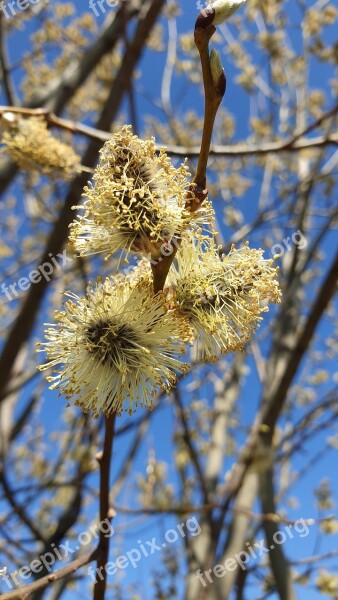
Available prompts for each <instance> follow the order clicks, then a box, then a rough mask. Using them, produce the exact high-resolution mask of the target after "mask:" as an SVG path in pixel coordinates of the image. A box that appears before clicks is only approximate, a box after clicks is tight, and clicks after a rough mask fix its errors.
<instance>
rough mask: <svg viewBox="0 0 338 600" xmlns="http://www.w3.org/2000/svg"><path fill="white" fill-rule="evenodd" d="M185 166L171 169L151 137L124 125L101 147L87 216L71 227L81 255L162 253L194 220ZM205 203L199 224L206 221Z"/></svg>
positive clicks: (88, 195) (88, 193)
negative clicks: (138, 133)
mask: <svg viewBox="0 0 338 600" xmlns="http://www.w3.org/2000/svg"><path fill="white" fill-rule="evenodd" d="M188 175H189V173H188V170H187V166H186V165H185V164H182V165H180V167H179V168H175V167H173V165H172V163H171V161H170V159H169V157H168V156H167V154H166V153H165V151H164V150H163V149H162V150H159V151H157V148H156V146H155V141H154V140H153V139H151V140H146V141H143V140H141V139H139V138H138V137H137V136H136V135H133V133H132V130H131V127H130V126H124V127H121V128H120V129H119V130H118V131H117V132H116V133H115V134H114V135H113V136H112V137H111V139H109V140H108V141H107V142H106V143H105V144H104V146H103V148H102V150H101V152H100V160H99V164H98V167H97V169H96V171H95V174H94V176H93V180H94V184H89V185H88V187H86V188H85V194H84V195H85V197H86V200H85V202H84V205H83V206H82V208H83V209H84V214H83V215H82V216H80V217H79V218H78V219H77V220H76V221H75V222H74V223H73V224H72V226H71V231H70V240H71V242H72V244H73V246H74V248H75V250H76V251H77V252H78V253H79V254H80V255H81V256H84V255H86V254H95V253H98V252H104V253H106V254H107V255H108V256H109V255H111V254H113V253H115V252H117V251H118V250H125V251H127V252H128V251H132V252H136V253H144V254H151V255H152V256H153V257H158V256H160V249H161V247H162V245H163V244H166V243H169V242H170V241H171V240H172V238H173V237H174V236H175V237H176V238H177V237H180V235H181V233H182V231H184V230H185V229H186V228H187V226H188V225H189V223H190V220H191V215H190V213H189V212H188V211H187V209H186V195H187V189H188V186H189V181H188ZM211 213H212V211H211V210H210V205H209V204H208V203H206V205H205V206H203V208H201V211H198V212H197V215H196V217H195V219H194V220H195V223H196V222H199V221H202V222H203V221H204V222H205V221H208V220H210V217H211V216H212V215H211Z"/></svg>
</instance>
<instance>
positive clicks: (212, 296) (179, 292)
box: [170, 242, 280, 360]
mask: <svg viewBox="0 0 338 600" xmlns="http://www.w3.org/2000/svg"><path fill="white" fill-rule="evenodd" d="M272 263H273V260H264V259H263V251H262V250H255V249H251V248H249V246H248V244H246V245H245V246H244V247H243V248H241V249H239V250H237V249H236V248H235V247H232V248H231V250H230V252H229V254H228V255H223V256H220V253H219V249H218V248H216V247H215V246H214V244H213V243H209V244H201V243H191V242H190V243H188V244H186V245H184V246H183V247H182V250H181V252H180V253H179V254H178V256H177V265H176V267H173V268H172V272H171V277H170V279H171V282H172V286H171V290H172V294H173V297H174V302H175V304H176V307H177V310H178V311H179V312H180V314H181V315H182V317H185V318H187V319H188V321H189V323H190V326H191V330H192V337H193V339H194V340H196V343H197V354H198V356H199V357H201V358H204V359H208V360H213V359H216V358H217V356H218V355H219V354H220V353H221V354H225V353H227V352H229V351H230V350H233V351H235V350H242V349H243V346H244V344H245V343H246V342H248V341H249V340H250V339H251V338H252V335H253V333H254V331H255V330H256V328H257V326H258V325H259V322H260V321H261V320H262V317H261V313H264V312H266V311H268V306H267V303H268V302H279V301H280V291H279V286H278V282H277V279H276V268H274V267H272Z"/></svg>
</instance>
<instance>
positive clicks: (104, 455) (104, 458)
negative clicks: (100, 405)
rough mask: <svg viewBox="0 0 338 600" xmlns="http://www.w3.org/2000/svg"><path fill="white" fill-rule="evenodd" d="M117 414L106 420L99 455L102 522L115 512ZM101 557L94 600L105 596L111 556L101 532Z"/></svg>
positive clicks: (106, 539)
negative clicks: (112, 474)
mask: <svg viewBox="0 0 338 600" xmlns="http://www.w3.org/2000/svg"><path fill="white" fill-rule="evenodd" d="M115 419H116V414H115V413H113V414H112V415H110V416H109V417H106V418H105V427H106V429H105V438H104V445H103V452H100V453H99V454H98V455H97V457H96V458H97V461H98V463H99V465H100V522H101V523H102V521H105V520H106V519H108V520H109V521H110V520H111V519H112V518H113V517H114V515H115V511H114V510H113V509H112V508H111V507H110V506H109V490H110V465H111V458H112V450H113V440H114V431H115ZM98 550H99V555H98V559H97V573H100V577H98V578H97V579H96V583H95V586H94V595H93V598H94V600H102V598H104V595H105V591H106V586H107V572H106V569H105V565H106V563H107V562H108V555H109V537H107V536H106V533H104V532H103V531H102V530H100V538H99V544H98Z"/></svg>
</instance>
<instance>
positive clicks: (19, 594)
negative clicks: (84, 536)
mask: <svg viewBox="0 0 338 600" xmlns="http://www.w3.org/2000/svg"><path fill="white" fill-rule="evenodd" d="M98 552H99V551H98V549H97V548H96V549H95V550H93V551H92V552H88V553H87V554H84V555H83V556H80V557H79V558H76V559H75V560H73V561H72V562H70V563H69V564H68V565H67V566H66V567H63V569H59V570H58V571H55V572H54V573H50V574H49V575H46V577H42V578H41V579H39V580H38V581H36V582H35V583H32V584H30V585H27V586H25V587H24V588H21V589H19V590H15V591H13V592H9V593H8V594H2V595H1V600H27V598H29V597H30V596H31V595H32V594H33V593H34V592H38V591H39V590H43V589H45V588H46V587H48V586H49V585H51V584H52V583H54V582H55V581H59V580H60V579H63V578H64V577H67V576H68V575H70V574H72V573H75V571H77V570H78V569H80V567H83V566H84V565H87V564H88V563H90V562H92V561H93V560H95V559H96V557H97V555H98Z"/></svg>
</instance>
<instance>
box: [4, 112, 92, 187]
mask: <svg viewBox="0 0 338 600" xmlns="http://www.w3.org/2000/svg"><path fill="white" fill-rule="evenodd" d="M9 114H11V113H9ZM13 116H14V115H13ZM3 124H4V123H3ZM5 126H6V131H4V133H3V135H2V142H3V144H4V145H5V146H6V149H7V152H8V153H9V154H10V155H11V157H12V158H13V159H14V160H15V162H17V163H18V165H19V166H20V167H21V168H22V169H23V170H24V171H32V170H35V171H40V172H42V173H45V174H46V175H49V176H58V177H60V176H61V177H65V178H68V177H71V176H72V175H74V174H75V173H76V172H77V171H79V169H80V164H81V159H80V156H78V155H77V154H76V153H75V152H74V150H73V149H72V148H71V147H70V146H68V145H67V144H64V143H63V142H61V141H60V140H58V139H57V138H55V137H53V135H52V134H51V133H50V132H49V131H48V129H47V125H46V123H45V121H44V119H43V118H41V117H30V118H21V117H20V118H18V119H17V118H15V119H13V120H9V119H5Z"/></svg>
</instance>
